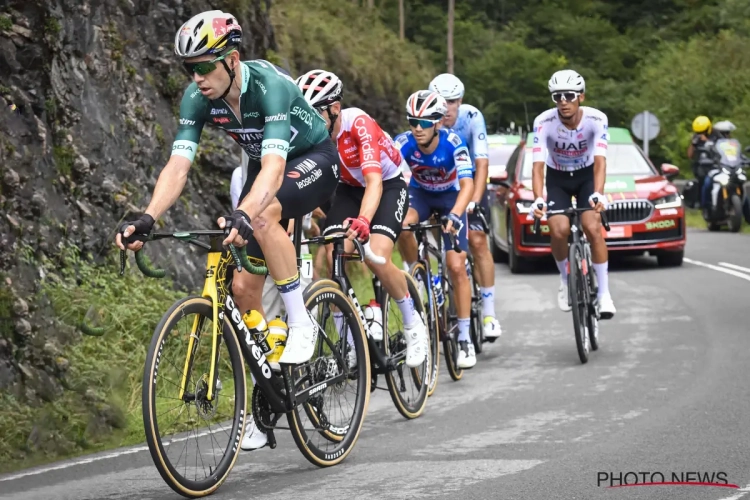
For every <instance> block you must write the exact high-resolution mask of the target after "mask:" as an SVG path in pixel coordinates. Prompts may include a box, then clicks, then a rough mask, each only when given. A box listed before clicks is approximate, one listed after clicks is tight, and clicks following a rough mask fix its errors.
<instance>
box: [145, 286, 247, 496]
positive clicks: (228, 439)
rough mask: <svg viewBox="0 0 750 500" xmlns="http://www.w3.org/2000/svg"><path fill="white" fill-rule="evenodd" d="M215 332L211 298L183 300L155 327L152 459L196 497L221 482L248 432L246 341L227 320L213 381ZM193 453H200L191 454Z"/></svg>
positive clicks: (149, 390)
mask: <svg viewBox="0 0 750 500" xmlns="http://www.w3.org/2000/svg"><path fill="white" fill-rule="evenodd" d="M213 330H214V327H213V308H212V303H211V301H210V300H208V299H206V298H203V297H187V298H185V299H182V300H179V301H177V302H176V303H175V304H174V305H173V306H172V307H171V308H170V309H169V311H167V313H166V314H165V315H164V316H163V317H162V319H161V321H160V322H159V324H158V325H157V327H156V330H155V331H154V336H153V338H152V339H151V345H150V346H149V349H148V355H147V356H146V365H145V368H144V371H143V390H142V394H141V398H142V406H143V425H144V429H145V431H146V442H147V443H148V449H149V452H150V453H151V458H152V459H153V461H154V465H156V469H157V470H158V471H159V474H161V477H162V478H163V479H164V481H165V482H166V483H167V484H168V485H169V486H170V487H171V488H172V489H173V490H174V491H175V492H177V493H179V494H181V495H183V496H185V497H188V498H198V497H203V496H206V495H210V494H211V493H213V492H214V491H216V489H217V488H219V486H221V484H222V483H223V482H224V480H225V479H226V478H227V476H228V475H229V471H230V470H231V469H232V467H233V466H234V463H235V461H236V460H237V455H238V454H239V451H240V448H239V446H238V443H239V442H240V440H241V439H242V433H243V431H244V419H245V411H246V404H247V396H246V392H245V391H246V380H245V369H244V362H243V359H242V353H241V351H240V346H239V342H238V340H237V337H236V335H235V333H234V331H233V330H232V327H231V326H230V325H229V323H228V322H227V320H226V319H225V320H224V321H223V323H222V324H221V325H219V330H220V331H219V333H218V338H217V339H216V352H215V353H214V354H215V355H216V357H215V360H216V364H215V383H212V381H211V369H210V366H211V357H212V340H213V336H212V334H213ZM209 387H213V390H212V392H213V393H212V394H211V395H210V397H209V394H208V392H209V391H208V390H209ZM192 451H195V452H197V454H198V455H199V456H195V457H192V456H190V453H191V452H192Z"/></svg>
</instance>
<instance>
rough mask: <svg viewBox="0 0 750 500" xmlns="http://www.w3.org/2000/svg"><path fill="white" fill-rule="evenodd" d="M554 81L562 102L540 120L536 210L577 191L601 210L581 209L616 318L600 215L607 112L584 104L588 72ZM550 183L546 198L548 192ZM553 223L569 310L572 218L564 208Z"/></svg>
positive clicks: (561, 204) (604, 313)
mask: <svg viewBox="0 0 750 500" xmlns="http://www.w3.org/2000/svg"><path fill="white" fill-rule="evenodd" d="M548 86H549V91H550V94H551V96H552V101H553V102H554V103H555V104H556V106H555V107H554V108H552V109H549V110H547V111H545V112H544V113H542V114H540V115H539V116H537V117H536V119H535V120H534V142H533V145H532V147H533V149H532V156H533V160H534V165H533V173H532V185H533V186H532V187H533V189H534V196H535V197H536V200H535V201H534V205H533V206H534V215H535V216H536V217H542V215H543V214H544V213H545V212H546V211H547V207H548V206H549V208H550V210H565V209H566V208H570V207H571V206H572V204H571V197H573V196H575V197H576V204H577V206H578V207H582V206H583V204H584V203H588V204H589V205H591V206H592V207H594V209H595V210H593V211H587V212H584V213H583V214H581V225H582V226H583V230H584V232H585V233H586V237H587V238H588V240H589V242H590V243H591V257H592V261H593V264H594V271H595V272H596V277H597V281H598V282H599V293H598V297H597V298H598V307H599V313H600V314H601V318H602V319H610V318H612V317H613V316H614V315H615V305H614V303H613V301H612V296H611V295H610V293H609V279H608V260H607V259H608V254H607V243H606V242H605V241H604V237H603V236H602V229H601V227H602V226H601V216H600V215H599V213H600V212H601V211H602V210H606V209H607V199H606V198H605V197H604V195H603V194H602V192H603V191H604V181H605V179H606V176H607V141H608V139H609V135H608V130H607V127H608V120H607V115H605V114H604V113H602V112H601V111H599V110H598V109H594V108H591V107H588V106H581V103H583V100H584V98H585V92H586V84H585V82H584V80H583V77H582V76H581V75H579V74H578V73H577V72H575V71H573V70H562V71H558V72H556V73H555V74H553V75H552V77H551V78H550V80H549V84H548ZM545 171H546V174H547V175H546V182H545V175H544V174H545ZM545 184H546V187H547V202H546V203H545V202H544V198H543V196H542V195H543V193H544V189H543V188H544V186H545ZM594 199H596V200H597V202H596V205H594V201H593V200H594ZM548 224H549V227H550V237H551V240H552V241H551V246H552V255H553V256H554V257H555V261H557V267H558V269H559V270H560V279H561V281H560V287H559V289H558V292H557V305H558V307H559V308H560V309H561V310H563V311H570V304H569V303H568V270H567V268H568V235H569V234H570V220H569V219H568V217H566V216H565V215H563V214H555V215H551V216H550V217H549V222H548Z"/></svg>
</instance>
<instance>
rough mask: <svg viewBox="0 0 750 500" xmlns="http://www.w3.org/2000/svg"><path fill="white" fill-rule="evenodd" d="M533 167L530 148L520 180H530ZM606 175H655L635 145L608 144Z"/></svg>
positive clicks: (527, 151)
mask: <svg viewBox="0 0 750 500" xmlns="http://www.w3.org/2000/svg"><path fill="white" fill-rule="evenodd" d="M532 165H533V161H532V154H531V148H526V154H525V155H524V158H523V171H522V172H521V180H528V179H531V167H532ZM607 175H634V176H643V177H647V176H650V175H657V173H656V172H655V171H654V169H653V168H652V167H651V165H649V164H648V162H647V161H646V159H645V158H644V157H643V155H641V153H640V151H638V148H637V147H635V144H610V145H609V147H608V148H607Z"/></svg>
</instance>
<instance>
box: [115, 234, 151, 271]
mask: <svg viewBox="0 0 750 500" xmlns="http://www.w3.org/2000/svg"><path fill="white" fill-rule="evenodd" d="M120 238H121V241H122V244H123V245H124V246H125V250H122V249H120V276H124V275H125V263H126V262H127V259H128V251H127V247H128V245H129V244H131V243H135V242H136V241H140V242H143V243H144V244H145V243H146V242H147V241H148V240H149V235H148V234H143V233H133V234H131V235H130V236H128V237H127V238H126V237H125V236H124V235H123V233H122V232H121V233H120ZM141 250H143V247H141ZM138 251H140V250H138Z"/></svg>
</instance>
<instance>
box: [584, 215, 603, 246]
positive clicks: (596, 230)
mask: <svg viewBox="0 0 750 500" xmlns="http://www.w3.org/2000/svg"><path fill="white" fill-rule="evenodd" d="M581 225H582V226H583V232H584V233H586V237H587V238H588V239H589V241H590V242H592V243H593V242H595V241H599V240H600V239H602V232H601V229H600V228H601V227H602V226H601V223H600V222H599V221H598V220H597V219H594V220H587V221H585V222H582V224H581Z"/></svg>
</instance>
